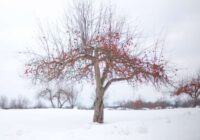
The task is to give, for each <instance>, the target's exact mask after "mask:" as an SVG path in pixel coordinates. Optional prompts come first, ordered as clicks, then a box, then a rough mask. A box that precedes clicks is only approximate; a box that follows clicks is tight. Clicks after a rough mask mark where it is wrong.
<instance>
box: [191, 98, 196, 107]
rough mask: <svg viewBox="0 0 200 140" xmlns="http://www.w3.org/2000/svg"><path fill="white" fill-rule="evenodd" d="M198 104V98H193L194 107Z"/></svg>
mask: <svg viewBox="0 0 200 140" xmlns="http://www.w3.org/2000/svg"><path fill="white" fill-rule="evenodd" d="M196 106H197V98H193V102H192V107H196Z"/></svg>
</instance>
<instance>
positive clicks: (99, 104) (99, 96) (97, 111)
mask: <svg viewBox="0 0 200 140" xmlns="http://www.w3.org/2000/svg"><path fill="white" fill-rule="evenodd" d="M103 95H104V91H103V89H102V88H96V99H95V102H94V116H93V122H97V123H103V119H104V103H103Z"/></svg>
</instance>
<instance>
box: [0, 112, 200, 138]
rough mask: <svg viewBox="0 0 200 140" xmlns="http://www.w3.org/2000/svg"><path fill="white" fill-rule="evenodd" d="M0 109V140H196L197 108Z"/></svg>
mask: <svg viewBox="0 0 200 140" xmlns="http://www.w3.org/2000/svg"><path fill="white" fill-rule="evenodd" d="M92 115H93V111H92V110H77V109H73V110H70V109H30V110H0V140H102V139H103V140H200V133H199V130H200V125H199V124H200V109H199V108H194V109H192V108H188V109H165V110H105V123H104V124H95V123H92Z"/></svg>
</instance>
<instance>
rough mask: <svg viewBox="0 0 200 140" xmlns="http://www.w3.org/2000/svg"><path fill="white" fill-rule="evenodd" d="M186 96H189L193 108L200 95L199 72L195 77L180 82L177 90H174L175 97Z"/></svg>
mask: <svg viewBox="0 0 200 140" xmlns="http://www.w3.org/2000/svg"><path fill="white" fill-rule="evenodd" d="M184 93H185V94H187V95H189V96H190V97H191V98H192V100H193V104H192V106H193V107H196V105H197V100H198V97H199V95H200V72H199V73H198V74H196V76H195V77H193V78H191V79H188V80H182V81H181V82H180V83H179V85H178V86H177V88H176V89H175V94H176V95H181V94H184Z"/></svg>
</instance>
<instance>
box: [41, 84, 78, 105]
mask: <svg viewBox="0 0 200 140" xmlns="http://www.w3.org/2000/svg"><path fill="white" fill-rule="evenodd" d="M55 88H56V89H53V88H50V87H47V88H46V89H44V90H41V91H40V92H39V94H38V98H40V99H45V100H46V101H48V102H50V104H51V107H52V108H64V107H67V105H69V107H70V108H74V106H75V105H76V103H77V97H78V92H77V91H76V89H75V88H74V87H73V86H72V87H68V88H61V87H57V86H56V87H55Z"/></svg>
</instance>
